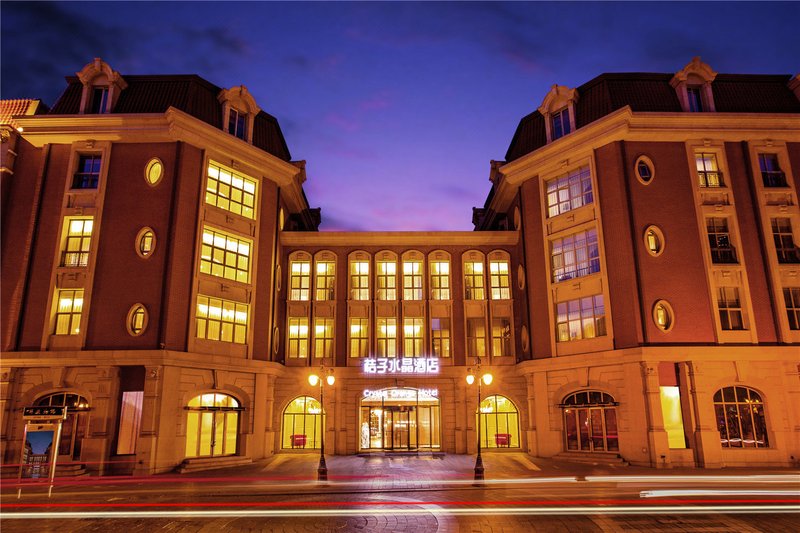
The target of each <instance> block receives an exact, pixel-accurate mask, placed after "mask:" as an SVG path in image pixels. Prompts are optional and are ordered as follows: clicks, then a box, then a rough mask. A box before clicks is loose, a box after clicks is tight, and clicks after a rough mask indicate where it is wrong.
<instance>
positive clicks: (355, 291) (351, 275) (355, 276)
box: [347, 252, 371, 301]
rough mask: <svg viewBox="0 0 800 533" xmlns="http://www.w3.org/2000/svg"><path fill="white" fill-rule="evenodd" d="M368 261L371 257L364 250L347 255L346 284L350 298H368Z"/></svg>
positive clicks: (364, 299) (366, 299)
mask: <svg viewBox="0 0 800 533" xmlns="http://www.w3.org/2000/svg"><path fill="white" fill-rule="evenodd" d="M370 263H371V257H370V256H369V255H368V254H367V253H366V252H353V253H351V254H350V255H349V256H348V258H347V285H348V294H349V296H350V300H354V301H369V300H370V270H371V268H370ZM356 265H358V266H357V267H356ZM354 267H356V268H355V270H354Z"/></svg>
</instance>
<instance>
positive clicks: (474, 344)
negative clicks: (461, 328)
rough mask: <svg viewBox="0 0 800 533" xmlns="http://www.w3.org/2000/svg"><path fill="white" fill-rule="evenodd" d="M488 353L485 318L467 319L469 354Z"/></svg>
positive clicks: (482, 354) (476, 355)
mask: <svg viewBox="0 0 800 533" xmlns="http://www.w3.org/2000/svg"><path fill="white" fill-rule="evenodd" d="M485 355H486V322H485V321H484V319H483V318H468V319H467V356H468V357H483V356H485Z"/></svg>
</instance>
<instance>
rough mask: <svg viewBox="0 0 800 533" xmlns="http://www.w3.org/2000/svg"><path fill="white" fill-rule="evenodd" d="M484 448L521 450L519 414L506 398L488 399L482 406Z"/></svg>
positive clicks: (493, 397) (482, 442)
mask: <svg viewBox="0 0 800 533" xmlns="http://www.w3.org/2000/svg"><path fill="white" fill-rule="evenodd" d="M478 416H480V417H481V447H482V448H519V412H518V411H517V407H516V406H515V405H514V402H512V401H511V400H509V399H508V398H506V397H505V396H500V395H497V394H496V395H493V396H488V397H486V398H485V399H484V400H483V401H482V402H481V405H480V409H479V413H478Z"/></svg>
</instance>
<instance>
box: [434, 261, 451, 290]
mask: <svg viewBox="0 0 800 533" xmlns="http://www.w3.org/2000/svg"><path fill="white" fill-rule="evenodd" d="M430 265H431V298H432V299H434V300H449V299H450V262H449V261H433V262H431V264H430Z"/></svg>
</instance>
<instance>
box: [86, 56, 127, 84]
mask: <svg viewBox="0 0 800 533" xmlns="http://www.w3.org/2000/svg"><path fill="white" fill-rule="evenodd" d="M76 75H77V76H78V79H79V80H81V83H82V84H83V85H84V86H89V85H106V84H108V85H109V86H110V85H114V86H116V87H117V88H118V89H119V90H120V91H121V90H124V89H126V88H127V87H128V83H127V82H126V81H125V79H124V78H123V77H122V75H121V74H120V73H119V72H117V71H116V70H114V69H112V68H111V66H110V65H109V64H108V63H106V62H105V61H103V60H102V59H100V58H99V57H96V58H94V61H93V62H91V63H87V64H86V66H85V67H83V69H81V71H80V72H76ZM98 78H100V79H98Z"/></svg>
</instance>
